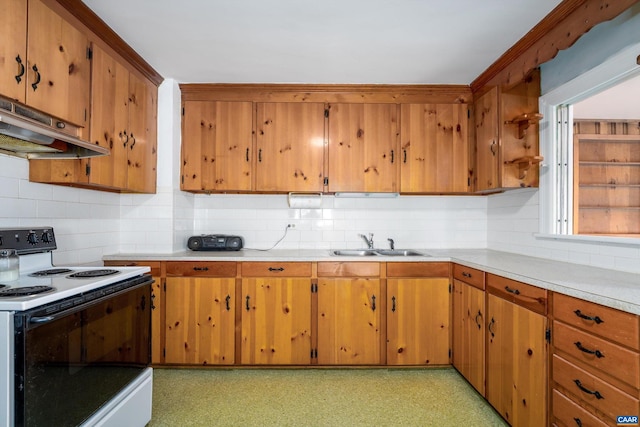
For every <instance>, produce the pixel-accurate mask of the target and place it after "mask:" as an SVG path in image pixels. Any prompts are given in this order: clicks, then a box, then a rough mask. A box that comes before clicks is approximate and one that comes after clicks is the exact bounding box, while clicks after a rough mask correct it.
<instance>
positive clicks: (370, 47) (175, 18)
mask: <svg viewBox="0 0 640 427" xmlns="http://www.w3.org/2000/svg"><path fill="white" fill-rule="evenodd" d="M84 3H85V4H87V6H89V7H90V8H91V9H92V10H93V11H94V12H95V13H96V14H97V15H98V16H100V17H101V18H102V19H103V20H104V21H105V22H106V23H107V24H108V25H109V26H110V27H111V28H112V29H113V30H114V31H115V32H116V33H118V34H119V35H120V36H121V37H122V38H123V39H124V40H125V41H126V42H127V43H128V44H129V45H130V46H131V47H132V48H133V49H134V50H136V51H137V52H138V53H139V54H140V55H141V56H142V57H143V58H144V59H145V60H146V61H147V62H149V64H151V66H152V67H154V68H155V69H156V70H157V71H158V72H159V73H160V74H161V75H162V76H163V77H165V78H172V79H175V80H177V81H178V82H181V83H199V82H208V83H347V84H349V83H350V84H469V83H471V82H472V81H473V80H474V79H475V78H476V77H478V75H480V74H481V73H482V72H483V71H484V70H485V69H486V68H487V67H488V66H489V65H491V64H492V63H493V62H494V61H495V60H496V59H498V57H500V55H502V54H503V53H504V52H505V51H506V50H507V49H509V48H510V47H511V46H512V45H513V44H514V43H515V42H517V41H518V40H519V39H520V38H521V37H522V36H524V35H525V34H526V33H527V32H528V31H529V30H530V29H531V28H532V27H533V26H534V25H535V24H537V23H538V22H539V21H540V20H541V19H543V18H544V17H545V16H546V15H547V14H548V13H549V12H550V11H551V10H552V9H553V8H554V7H555V6H556V5H558V4H559V3H560V1H559V0H509V1H505V0H485V1H481V2H479V1H477V0H438V1H435V0H395V1H388V0H323V1H317V0H316V1H310V0H272V1H267V0H183V1H175V0H155V1H153V0H147V1H143V0H109V1H103V0H84Z"/></svg>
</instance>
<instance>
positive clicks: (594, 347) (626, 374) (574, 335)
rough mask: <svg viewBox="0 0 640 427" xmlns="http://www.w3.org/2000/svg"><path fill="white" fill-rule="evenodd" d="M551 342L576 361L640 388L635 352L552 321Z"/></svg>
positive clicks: (639, 364)
mask: <svg viewBox="0 0 640 427" xmlns="http://www.w3.org/2000/svg"><path fill="white" fill-rule="evenodd" d="M553 344H554V346H555V348H556V349H557V350H561V351H563V352H565V353H567V354H569V355H571V356H572V357H574V358H576V359H577V360H579V361H581V362H583V363H586V364H587V365H589V366H593V367H594V368H597V369H599V370H601V371H603V372H606V373H607V374H609V375H612V376H614V377H615V378H618V379H619V380H621V381H623V382H625V383H627V384H630V385H632V386H633V387H635V388H639V387H640V378H639V374H640V356H639V355H638V353H636V352H634V351H632V350H629V349H626V348H624V347H620V346H619V345H617V344H613V343H611V342H608V341H605V340H603V339H602V338H598V337H596V336H593V335H591V334H588V333H586V332H583V331H581V330H579V329H576V328H573V327H571V326H568V325H565V324H564V323H562V322H558V321H557V320H554V322H553Z"/></svg>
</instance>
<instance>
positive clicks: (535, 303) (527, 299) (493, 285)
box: [487, 273, 547, 314]
mask: <svg viewBox="0 0 640 427" xmlns="http://www.w3.org/2000/svg"><path fill="white" fill-rule="evenodd" d="M487 291H488V292H489V293H492V294H494V295H498V296H500V297H501V298H503V299H506V300H507V301H511V302H513V303H516V304H518V305H521V306H523V307H526V308H528V309H529V310H532V311H535V312H536V313H540V314H546V313H547V290H546V289H542V288H538V287H536V286H531V285H527V284H526V283H522V282H516V281H515V280H511V279H507V278H505V277H502V276H496V275H495V274H491V273H487Z"/></svg>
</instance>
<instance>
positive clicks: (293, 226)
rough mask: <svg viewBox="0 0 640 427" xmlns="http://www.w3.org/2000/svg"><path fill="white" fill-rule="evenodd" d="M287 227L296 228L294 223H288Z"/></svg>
mask: <svg viewBox="0 0 640 427" xmlns="http://www.w3.org/2000/svg"><path fill="white" fill-rule="evenodd" d="M287 228H296V225H295V224H288V225H287Z"/></svg>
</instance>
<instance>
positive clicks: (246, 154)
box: [245, 148, 249, 162]
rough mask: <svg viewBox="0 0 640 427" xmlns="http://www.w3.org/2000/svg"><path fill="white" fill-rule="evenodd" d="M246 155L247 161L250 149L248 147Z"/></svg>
mask: <svg viewBox="0 0 640 427" xmlns="http://www.w3.org/2000/svg"><path fill="white" fill-rule="evenodd" d="M245 156H246V159H247V162H248V161H249V149H248V148H247V153H246V155H245Z"/></svg>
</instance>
